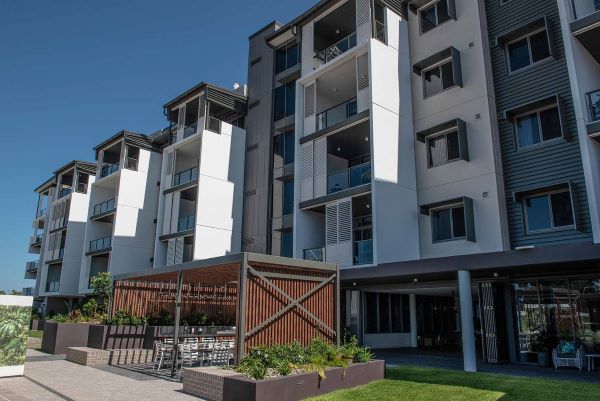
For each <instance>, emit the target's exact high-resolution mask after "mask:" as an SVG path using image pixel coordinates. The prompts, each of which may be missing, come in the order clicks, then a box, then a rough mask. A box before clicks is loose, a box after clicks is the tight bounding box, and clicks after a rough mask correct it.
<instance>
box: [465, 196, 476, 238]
mask: <svg viewBox="0 0 600 401" xmlns="http://www.w3.org/2000/svg"><path fill="white" fill-rule="evenodd" d="M463 205H464V208H465V229H466V231H467V232H466V235H467V241H471V242H475V217H474V211H473V199H471V198H469V197H466V196H465V197H463Z"/></svg>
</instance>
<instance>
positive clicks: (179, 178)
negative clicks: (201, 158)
mask: <svg viewBox="0 0 600 401" xmlns="http://www.w3.org/2000/svg"><path fill="white" fill-rule="evenodd" d="M197 179H198V167H192V168H189V169H187V170H184V171H181V172H179V173H177V174H175V175H174V176H173V186H174V187H176V186H178V185H183V184H187V183H188V182H191V181H194V180H197Z"/></svg>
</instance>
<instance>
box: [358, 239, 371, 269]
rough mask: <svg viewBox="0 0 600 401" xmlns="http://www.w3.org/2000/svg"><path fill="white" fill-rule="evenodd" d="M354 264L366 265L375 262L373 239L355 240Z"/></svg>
mask: <svg viewBox="0 0 600 401" xmlns="http://www.w3.org/2000/svg"><path fill="white" fill-rule="evenodd" d="M353 259H354V260H353V261H354V264H355V265H366V264H370V263H373V240H372V239H366V240H362V241H354V258H353Z"/></svg>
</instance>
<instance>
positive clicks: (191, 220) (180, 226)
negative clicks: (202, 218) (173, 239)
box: [177, 214, 196, 232]
mask: <svg viewBox="0 0 600 401" xmlns="http://www.w3.org/2000/svg"><path fill="white" fill-rule="evenodd" d="M195 225H196V215H193V214H191V215H189V216H184V217H180V218H179V220H178V221H177V232H180V231H187V230H191V229H193V228H194V226H195Z"/></svg>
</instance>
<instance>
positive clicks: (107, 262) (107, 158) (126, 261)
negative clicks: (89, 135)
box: [78, 131, 168, 294]
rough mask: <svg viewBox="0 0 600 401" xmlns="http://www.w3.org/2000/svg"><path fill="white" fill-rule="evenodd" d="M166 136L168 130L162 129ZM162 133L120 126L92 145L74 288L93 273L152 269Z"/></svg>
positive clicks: (81, 288) (86, 284)
mask: <svg viewBox="0 0 600 401" xmlns="http://www.w3.org/2000/svg"><path fill="white" fill-rule="evenodd" d="M163 137H166V138H168V135H166V134H163ZM160 139H161V132H158V133H156V134H154V135H150V136H146V135H143V134H136V133H133V132H129V131H120V132H118V133H117V134H116V135H114V136H112V137H111V138H109V139H107V140H105V141H103V142H102V143H101V144H99V145H97V146H96V147H95V148H94V150H95V153H96V160H97V163H98V164H97V168H96V171H95V177H96V179H95V181H94V182H93V183H92V185H91V188H90V191H91V192H90V201H89V205H90V206H89V212H88V217H87V223H86V225H85V239H84V242H83V244H84V247H83V254H82V255H81V267H80V269H81V270H80V271H81V274H80V277H79V283H78V293H79V294H88V293H90V292H91V290H90V282H91V279H92V277H95V276H97V275H98V274H99V273H101V272H108V273H110V274H112V275H115V274H124V273H130V272H133V271H140V270H144V269H149V268H152V265H153V263H152V261H153V259H152V258H153V256H154V237H155V231H156V225H155V223H154V219H155V218H156V215H157V211H158V193H159V187H158V183H159V181H160V172H161V162H162V154H161V153H162V150H161V141H160Z"/></svg>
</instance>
